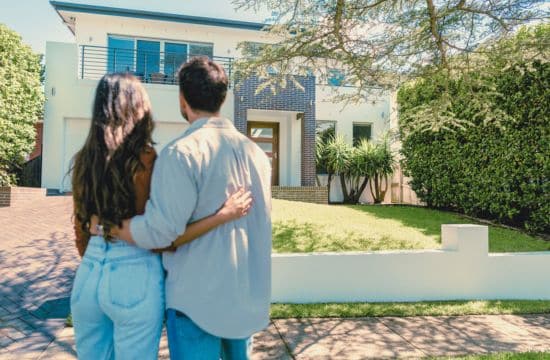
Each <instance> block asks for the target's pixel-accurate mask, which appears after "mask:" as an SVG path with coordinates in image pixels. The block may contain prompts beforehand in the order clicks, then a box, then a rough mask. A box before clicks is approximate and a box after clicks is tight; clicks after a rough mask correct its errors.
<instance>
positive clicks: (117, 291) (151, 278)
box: [71, 236, 164, 360]
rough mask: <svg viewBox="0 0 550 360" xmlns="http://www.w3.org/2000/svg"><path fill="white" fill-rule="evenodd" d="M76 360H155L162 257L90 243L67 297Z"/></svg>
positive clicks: (117, 245) (95, 238)
mask: <svg viewBox="0 0 550 360" xmlns="http://www.w3.org/2000/svg"><path fill="white" fill-rule="evenodd" d="M71 313H72V316H73V326H74V330H75V339H76V351H77V353H78V358H79V359H80V360H88V359H94V360H95V359H115V358H116V359H117V360H118V359H157V358H158V349H159V342H160V335H161V331H162V322H163V318H164V270H163V268H162V263H161V259H160V255H158V254H153V253H152V252H150V251H148V250H144V249H140V248H137V247H135V246H131V245H128V244H127V243H125V242H122V241H119V242H114V243H109V242H106V241H105V240H104V239H103V238H102V237H99V236H93V237H92V238H91V239H90V242H89V244H88V247H87V249H86V253H85V255H84V258H83V259H82V263H81V264H80V266H79V267H78V270H77V272H76V277H75V280H74V284H73V291H72V294H71Z"/></svg>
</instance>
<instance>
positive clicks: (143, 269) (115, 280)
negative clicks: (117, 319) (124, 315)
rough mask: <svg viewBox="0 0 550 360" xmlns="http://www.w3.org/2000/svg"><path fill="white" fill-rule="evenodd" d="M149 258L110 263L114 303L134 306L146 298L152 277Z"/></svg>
mask: <svg viewBox="0 0 550 360" xmlns="http://www.w3.org/2000/svg"><path fill="white" fill-rule="evenodd" d="M148 260H149V259H147V258H145V259H141V260H131V261H120V262H116V263H113V264H111V265H110V267H109V295H110V300H111V303H112V304H113V305H115V306H119V307H123V308H132V307H135V306H137V305H139V304H140V303H141V302H142V301H143V300H144V299H145V297H146V295H147V289H148V287H149V281H150V277H151V264H150V261H148Z"/></svg>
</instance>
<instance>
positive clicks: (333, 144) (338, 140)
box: [324, 135, 353, 203]
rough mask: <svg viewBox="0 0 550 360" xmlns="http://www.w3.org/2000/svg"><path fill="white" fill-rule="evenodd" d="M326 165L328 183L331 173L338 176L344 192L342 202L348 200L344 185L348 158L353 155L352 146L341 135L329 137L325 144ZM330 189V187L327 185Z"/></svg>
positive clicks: (348, 165) (348, 162)
mask: <svg viewBox="0 0 550 360" xmlns="http://www.w3.org/2000/svg"><path fill="white" fill-rule="evenodd" d="M324 154H325V157H326V163H325V164H326V167H327V172H328V174H329V177H328V184H329V186H330V183H331V181H332V175H339V176H340V183H341V185H342V192H343V193H344V202H346V203H347V202H348V197H349V196H348V192H347V186H346V176H347V175H348V172H349V168H350V160H351V158H352V155H353V147H352V146H351V145H349V144H348V143H347V142H346V139H345V138H344V137H343V136H342V135H337V136H335V137H333V138H332V139H329V140H328V142H327V143H326V145H325V152H324ZM329 191H330V187H329Z"/></svg>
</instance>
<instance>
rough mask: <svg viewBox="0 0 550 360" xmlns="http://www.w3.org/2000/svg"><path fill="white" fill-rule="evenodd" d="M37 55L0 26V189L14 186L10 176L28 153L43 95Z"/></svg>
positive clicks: (41, 106)
mask: <svg viewBox="0 0 550 360" xmlns="http://www.w3.org/2000/svg"><path fill="white" fill-rule="evenodd" d="M40 79H41V66H40V56H39V55H36V54H34V53H33V52H32V50H31V48H30V47H28V46H26V45H24V44H23V43H22V42H21V37H20V36H19V35H17V34H16V33H15V32H14V31H12V30H10V29H8V28H7V27H6V26H5V25H3V24H0V186H5V185H10V184H14V182H15V176H14V173H15V172H16V171H17V170H18V169H19V167H20V166H21V164H22V163H23V162H24V161H25V157H26V156H27V155H28V154H29V153H30V152H31V151H32V149H33V146H34V140H35V128H34V123H35V121H36V120H37V118H38V117H39V116H40V114H41V112H42V108H43V105H44V95H43V90H42V86H41V83H40Z"/></svg>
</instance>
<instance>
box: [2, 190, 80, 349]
mask: <svg viewBox="0 0 550 360" xmlns="http://www.w3.org/2000/svg"><path fill="white" fill-rule="evenodd" d="M71 206H72V203H71V199H70V198H69V197H48V198H45V199H41V200H37V201H35V202H33V203H32V204H25V205H19V206H16V207H10V208H0V264H1V265H0V358H3V357H7V356H8V354H9V356H10V357H14V358H19V359H20V358H36V357H38V356H39V355H40V354H41V353H42V352H43V351H44V350H45V349H46V347H47V346H48V345H49V344H50V343H51V342H52V340H53V339H54V338H55V337H56V334H57V333H58V332H59V331H61V330H62V329H63V327H64V323H65V319H66V317H67V314H68V312H69V297H70V291H71V286H72V278H73V276H74V271H75V269H76V267H77V263H78V261H79V259H78V254H77V252H76V249H75V247H74V240H73V239H74V237H73V234H72V227H71V218H70V217H71ZM60 345H61V346H62V345H63V344H60Z"/></svg>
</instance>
